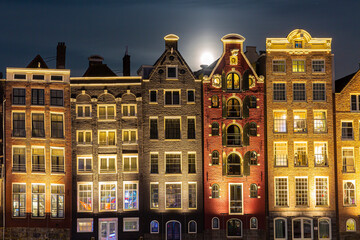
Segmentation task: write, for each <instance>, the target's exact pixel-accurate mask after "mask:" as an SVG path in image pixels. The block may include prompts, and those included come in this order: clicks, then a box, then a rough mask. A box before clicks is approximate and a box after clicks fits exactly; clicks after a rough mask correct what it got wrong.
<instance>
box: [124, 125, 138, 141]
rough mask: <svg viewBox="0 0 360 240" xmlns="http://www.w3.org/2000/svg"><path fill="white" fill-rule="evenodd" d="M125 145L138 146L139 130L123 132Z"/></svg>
mask: <svg viewBox="0 0 360 240" xmlns="http://www.w3.org/2000/svg"><path fill="white" fill-rule="evenodd" d="M122 141H123V144H136V143H137V130H136V129H134V130H122Z"/></svg>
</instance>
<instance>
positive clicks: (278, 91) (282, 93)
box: [273, 83, 286, 101]
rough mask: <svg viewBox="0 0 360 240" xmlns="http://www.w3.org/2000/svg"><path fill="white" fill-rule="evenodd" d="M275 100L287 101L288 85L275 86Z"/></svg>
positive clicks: (278, 84)
mask: <svg viewBox="0 0 360 240" xmlns="http://www.w3.org/2000/svg"><path fill="white" fill-rule="evenodd" d="M273 99H274V101H286V85H285V83H274V84H273Z"/></svg>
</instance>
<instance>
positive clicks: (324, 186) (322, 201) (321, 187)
mask: <svg viewBox="0 0 360 240" xmlns="http://www.w3.org/2000/svg"><path fill="white" fill-rule="evenodd" d="M315 189H316V191H315V193H316V206H327V205H328V201H329V186H328V179H327V178H326V177H316V178H315Z"/></svg>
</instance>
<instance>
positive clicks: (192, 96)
mask: <svg viewBox="0 0 360 240" xmlns="http://www.w3.org/2000/svg"><path fill="white" fill-rule="evenodd" d="M187 101H188V102H195V91H194V90H188V92H187Z"/></svg>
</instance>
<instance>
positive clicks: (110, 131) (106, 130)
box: [97, 129, 117, 147]
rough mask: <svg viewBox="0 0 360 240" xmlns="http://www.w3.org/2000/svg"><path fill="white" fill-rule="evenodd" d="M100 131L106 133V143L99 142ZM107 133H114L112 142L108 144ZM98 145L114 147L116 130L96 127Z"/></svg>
mask: <svg viewBox="0 0 360 240" xmlns="http://www.w3.org/2000/svg"><path fill="white" fill-rule="evenodd" d="M100 132H105V133H106V144H101V143H100ZM109 133H114V144H111V145H110V144H109V142H110V141H109ZM97 144H98V146H99V147H116V145H117V131H116V129H98V142H97Z"/></svg>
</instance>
